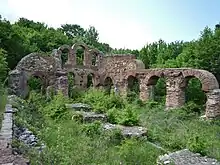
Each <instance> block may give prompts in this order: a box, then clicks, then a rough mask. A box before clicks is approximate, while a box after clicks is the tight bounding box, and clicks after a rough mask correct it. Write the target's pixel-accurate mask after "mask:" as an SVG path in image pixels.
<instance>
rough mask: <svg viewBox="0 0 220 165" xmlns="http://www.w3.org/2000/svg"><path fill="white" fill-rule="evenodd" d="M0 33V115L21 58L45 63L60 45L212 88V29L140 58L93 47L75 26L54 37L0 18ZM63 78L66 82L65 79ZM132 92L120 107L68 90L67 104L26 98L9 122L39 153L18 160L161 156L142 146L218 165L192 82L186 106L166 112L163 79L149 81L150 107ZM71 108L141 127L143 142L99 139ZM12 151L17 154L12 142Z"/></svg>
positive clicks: (146, 50) (217, 150)
mask: <svg viewBox="0 0 220 165" xmlns="http://www.w3.org/2000/svg"><path fill="white" fill-rule="evenodd" d="M0 31H1V33H0V113H2V112H3V110H4V105H5V100H6V99H5V98H6V97H5V96H6V94H5V92H4V91H5V89H3V88H5V87H6V86H4V84H5V82H6V77H7V73H8V71H9V70H10V69H14V67H15V66H16V64H17V63H18V62H19V61H20V60H21V58H23V57H24V56H25V55H27V54H28V53H31V52H44V53H45V55H48V54H50V53H51V51H52V50H53V49H55V48H58V47H59V46H61V45H63V44H69V45H73V44H74V43H76V42H78V41H81V42H84V43H86V44H88V45H89V47H90V48H97V49H99V50H100V51H102V52H103V53H107V54H111V53H119V54H126V53H131V54H135V55H136V57H137V58H138V59H141V60H142V61H143V62H144V64H145V66H146V68H165V67H170V68H175V67H177V68H178V67H191V68H198V69H206V70H208V71H210V72H212V73H213V74H214V75H215V76H216V78H217V79H218V81H219V82H220V75H219V73H220V67H219V66H220V56H219V53H220V47H219V45H220V29H219V26H216V27H215V28H214V29H210V28H208V27H206V28H205V29H204V30H203V31H202V32H201V36H200V37H199V38H198V39H197V40H193V41H190V42H183V41H175V42H171V43H166V42H165V41H163V40H159V41H157V42H153V43H151V44H147V45H145V46H144V47H143V48H142V49H141V50H140V51H139V50H130V49H113V48H111V47H110V45H108V44H106V43H100V42H99V40H98V37H99V33H98V31H97V30H96V29H95V27H90V28H88V29H83V28H82V27H81V26H80V25H76V24H73V25H70V24H65V25H62V26H61V27H60V28H58V29H54V28H51V27H48V26H47V25H45V24H43V23H40V22H34V21H31V20H27V19H25V18H20V19H19V20H18V21H17V22H15V23H13V24H12V23H10V22H9V21H7V20H5V19H2V18H1V17H0ZM82 54H83V53H82V50H81V49H79V50H78V51H77V59H78V61H79V63H81V62H82ZM62 58H63V59H64V60H66V59H67V54H66V53H64V54H63V56H62ZM72 76H74V75H72ZM69 78H70V79H72V78H71V75H70V76H69ZM72 80H73V79H72ZM70 83H73V81H70ZM136 83H137V82H136ZM29 86H30V87H31V89H32V90H35V91H36V92H39V90H40V89H41V84H40V82H39V81H38V79H35V78H33V79H31V80H30V81H29ZM132 87H133V88H132V89H131V91H130V93H129V96H128V97H127V98H126V99H123V98H121V97H118V96H116V95H114V94H110V95H108V94H106V92H104V91H100V90H95V89H90V90H88V91H87V92H84V93H82V92H81V91H77V89H75V88H74V87H73V88H71V89H70V91H69V95H70V99H66V98H64V97H63V96H62V95H61V94H58V95H56V96H53V97H52V98H50V99H47V98H45V96H43V95H39V94H37V93H36V92H32V93H31V94H30V96H29V98H27V100H25V101H24V102H23V103H22V104H24V106H23V107H22V106H18V105H17V108H18V109H19V111H18V112H17V113H16V117H15V122H16V124H17V125H21V126H26V127H28V128H29V129H30V130H31V131H33V132H34V133H35V134H36V135H38V137H39V138H40V139H41V140H42V142H44V143H45V144H46V145H47V148H46V149H45V150H44V151H43V152H42V153H41V154H38V153H36V152H35V151H28V153H26V154H28V156H29V157H30V159H31V161H32V163H33V164H94V165H95V164H102V165H104V164H120V163H121V164H147V165H148V164H149V165H152V164H155V162H156V158H157V157H158V155H161V154H163V153H164V151H162V150H160V149H158V148H156V147H155V146H152V145H151V144H150V143H148V142H149V141H150V142H153V143H155V144H158V145H159V146H162V147H163V148H165V150H166V151H175V150H179V149H183V148H189V149H190V150H192V151H194V152H199V153H201V154H202V155H207V156H209V157H213V158H216V159H218V160H220V135H219V133H220V127H219V126H220V122H219V121H212V122H210V121H203V120H202V119H199V116H200V115H202V114H204V103H205V100H206V96H205V94H204V93H203V91H202V90H201V83H200V82H199V80H198V79H191V80H189V83H188V87H187V89H186V100H187V104H186V105H185V106H184V107H183V108H181V109H176V110H172V111H169V112H167V111H164V101H165V95H166V90H165V80H164V79H162V78H161V79H159V80H158V81H157V84H156V88H155V99H154V101H150V102H147V103H143V102H141V101H140V100H139V99H138V98H137V96H138V94H137V93H138V89H137V88H136V87H137V84H135V85H133V86H132ZM76 102H83V103H87V104H89V105H91V106H92V107H93V109H94V111H95V112H99V113H106V114H107V116H108V120H109V122H111V123H117V124H123V125H128V126H133V125H142V126H145V127H146V128H147V129H148V138H147V139H146V138H143V139H123V138H122V137H121V133H120V131H118V130H115V131H112V132H103V131H101V124H100V123H99V122H94V123H90V124H85V123H83V122H81V119H82V116H80V115H79V114H76V113H74V112H73V111H70V110H69V109H67V108H66V107H65V103H76ZM1 116H2V115H1ZM1 116H0V121H1V119H2V117H1ZM14 145H16V146H19V144H18V142H16V141H15V142H14ZM21 146H22V145H21Z"/></svg>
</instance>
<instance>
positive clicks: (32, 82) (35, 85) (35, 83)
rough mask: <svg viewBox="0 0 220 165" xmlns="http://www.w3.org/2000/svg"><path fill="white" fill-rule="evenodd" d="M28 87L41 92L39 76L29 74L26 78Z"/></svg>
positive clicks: (41, 83)
mask: <svg viewBox="0 0 220 165" xmlns="http://www.w3.org/2000/svg"><path fill="white" fill-rule="evenodd" d="M27 84H28V87H29V89H30V91H31V90H34V91H36V92H42V87H43V81H42V79H41V78H40V77H39V76H31V77H30V78H29V79H28V80H27Z"/></svg>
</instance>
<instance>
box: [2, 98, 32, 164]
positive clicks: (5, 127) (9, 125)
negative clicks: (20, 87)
mask: <svg viewBox="0 0 220 165" xmlns="http://www.w3.org/2000/svg"><path fill="white" fill-rule="evenodd" d="M15 98H16V97H14V96H8V102H9V103H17V102H16V101H17V100H16V99H15ZM13 113H14V108H12V105H11V104H6V106H5V113H4V118H3V121H2V127H1V131H0V164H14V165H15V164H16V165H27V164H28V160H27V159H24V158H23V157H22V156H15V155H13V151H12V147H11V143H12V137H13Z"/></svg>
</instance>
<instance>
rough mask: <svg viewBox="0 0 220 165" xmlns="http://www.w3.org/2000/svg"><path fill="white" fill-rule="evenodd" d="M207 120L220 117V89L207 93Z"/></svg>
mask: <svg viewBox="0 0 220 165" xmlns="http://www.w3.org/2000/svg"><path fill="white" fill-rule="evenodd" d="M206 96H207V102H206V113H205V115H206V118H207V119H213V118H216V117H220V89H214V90H211V91H209V92H207V93H206Z"/></svg>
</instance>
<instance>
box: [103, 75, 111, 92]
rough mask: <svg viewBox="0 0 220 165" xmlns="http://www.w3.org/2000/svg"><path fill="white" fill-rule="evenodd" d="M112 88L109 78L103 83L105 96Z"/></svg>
mask: <svg viewBox="0 0 220 165" xmlns="http://www.w3.org/2000/svg"><path fill="white" fill-rule="evenodd" d="M112 87H113V81H112V79H111V78H110V77H107V78H106V79H105V81H104V88H105V92H106V93H107V94H110V93H111V89H112Z"/></svg>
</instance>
